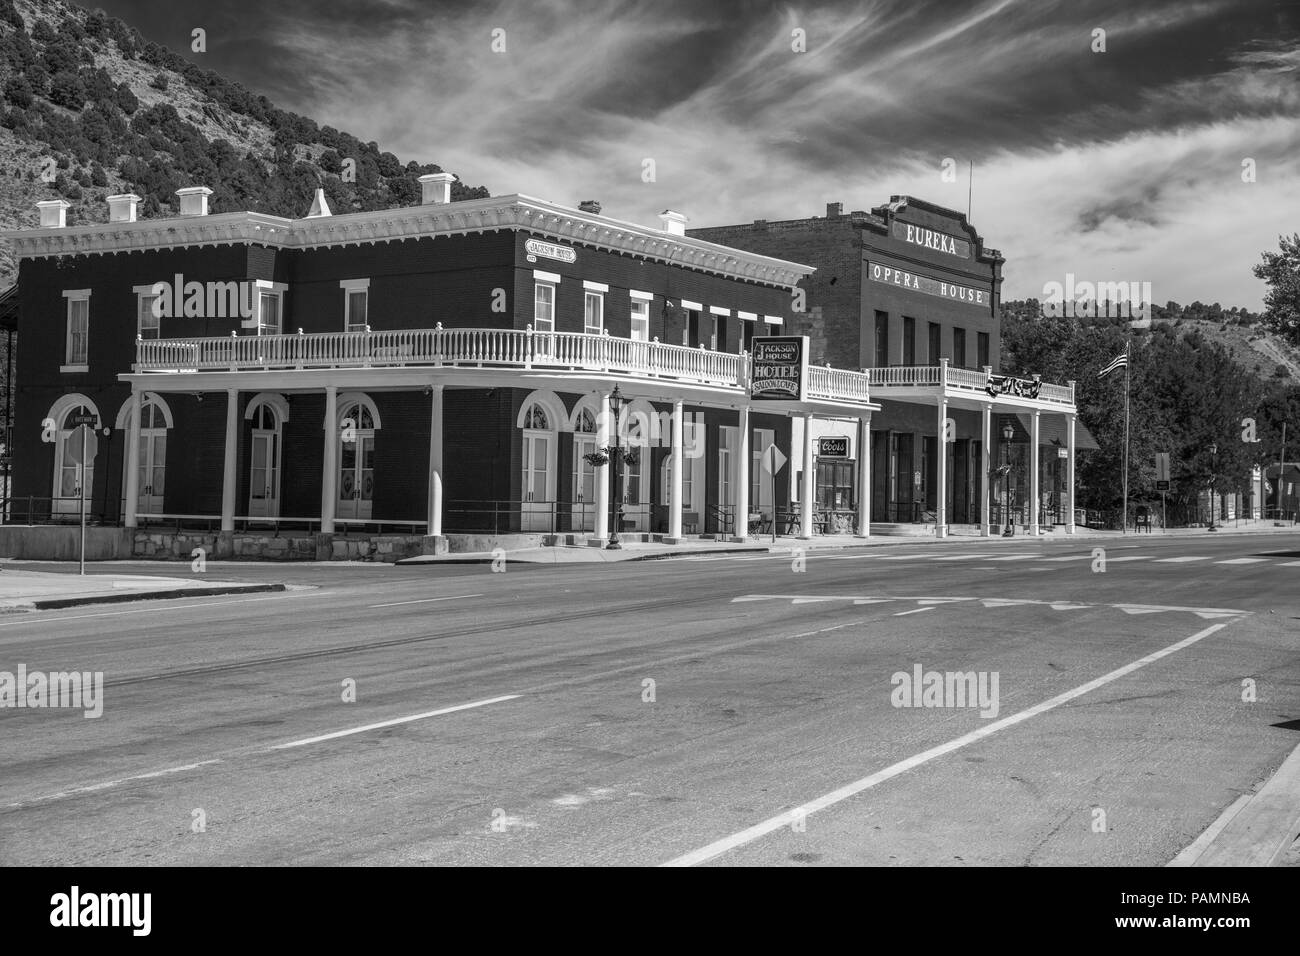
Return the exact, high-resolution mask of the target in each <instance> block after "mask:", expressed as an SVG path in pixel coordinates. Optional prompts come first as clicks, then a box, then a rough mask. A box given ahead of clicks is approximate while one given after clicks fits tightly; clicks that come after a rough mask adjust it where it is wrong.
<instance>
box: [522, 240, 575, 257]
mask: <svg viewBox="0 0 1300 956" xmlns="http://www.w3.org/2000/svg"><path fill="white" fill-rule="evenodd" d="M524 251H525V252H527V253H528V261H529V262H536V261H537V257H538V256H541V257H542V258H543V259H558V260H559V261H560V262H573V261H575V260H576V259H577V258H578V253H577V252H576V251H574V250H573V249H570V248H569V247H568V246H557V245H556V244H555V243H553V242H542V240H540V239H529V240H528V241H527V242H525V243H524Z"/></svg>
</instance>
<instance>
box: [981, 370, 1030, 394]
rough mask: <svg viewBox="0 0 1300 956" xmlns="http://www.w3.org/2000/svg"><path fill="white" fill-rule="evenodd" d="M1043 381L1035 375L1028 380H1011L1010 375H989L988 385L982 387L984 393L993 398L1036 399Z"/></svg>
mask: <svg viewBox="0 0 1300 956" xmlns="http://www.w3.org/2000/svg"><path fill="white" fill-rule="evenodd" d="M1042 388H1043V380H1042V376H1041V375H1035V376H1034V377H1033V378H1032V379H1030V378H1012V377H1011V376H1010V375H994V374H992V373H989V381H988V384H987V385H985V386H984V391H986V392H988V393H989V394H990V395H992V396H993V397H994V398H997V397H998V396H999V395H1013V396H1015V397H1016V398H1037V397H1038V393H1039V392H1040V391H1042Z"/></svg>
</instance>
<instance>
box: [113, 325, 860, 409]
mask: <svg viewBox="0 0 1300 956" xmlns="http://www.w3.org/2000/svg"><path fill="white" fill-rule="evenodd" d="M748 365H749V358H748V356H745V355H733V354H730V353H727V352H715V351H711V350H709V349H701V348H689V347H687V346H683V345H666V344H664V343H662V342H640V341H634V340H632V339H625V338H620V337H617V336H612V335H588V334H584V333H580V332H534V331H532V330H518V329H444V328H441V327H438V328H434V329H400V330H396V331H387V332H373V331H372V332H324V333H312V334H303V333H299V334H297V335H232V336H230V337H229V338H191V339H139V340H137V342H136V371H138V372H171V373H177V372H204V371H232V372H235V371H246V370H248V371H251V370H269V369H320V368H375V367H393V366H434V367H438V366H472V367H506V368H519V369H542V368H551V369H562V370H571V371H592V372H600V373H616V374H626V375H631V376H639V377H645V378H656V379H669V380H676V381H682V382H690V383H692V384H699V385H712V386H721V387H724V388H735V389H741V388H744V387H746V386H747V384H748V381H749V367H748ZM869 395H870V383H869V378H868V376H867V375H866V374H865V373H863V372H855V371H849V370H846V369H831V368H818V367H815V366H814V367H812V368H810V369H809V382H808V396H809V398H816V399H821V400H824V401H847V402H852V403H855V404H856V403H864V402H867V401H869Z"/></svg>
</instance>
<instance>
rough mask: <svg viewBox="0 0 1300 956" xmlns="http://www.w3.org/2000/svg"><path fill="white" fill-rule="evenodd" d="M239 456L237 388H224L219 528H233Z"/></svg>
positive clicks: (223, 529) (229, 529)
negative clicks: (223, 447) (223, 452)
mask: <svg viewBox="0 0 1300 956" xmlns="http://www.w3.org/2000/svg"><path fill="white" fill-rule="evenodd" d="M238 457H239V389H237V388H228V389H226V458H225V467H224V468H223V469H222V473H221V530H222V531H234V530H235V489H236V487H237V486H238V477H237V475H236V468H235V464H236V461H237V460H238Z"/></svg>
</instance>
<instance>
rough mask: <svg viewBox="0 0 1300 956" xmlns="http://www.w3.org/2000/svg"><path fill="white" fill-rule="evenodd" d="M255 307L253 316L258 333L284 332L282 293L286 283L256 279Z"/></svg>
mask: <svg viewBox="0 0 1300 956" xmlns="http://www.w3.org/2000/svg"><path fill="white" fill-rule="evenodd" d="M256 284H257V309H256V314H255V316H254V322H255V323H256V328H257V334H258V335H280V334H282V333H283V332H284V293H285V290H286V289H288V288H289V287H288V285H286V284H285V283H283V282H269V281H267V280H266V279H258V280H256Z"/></svg>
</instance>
